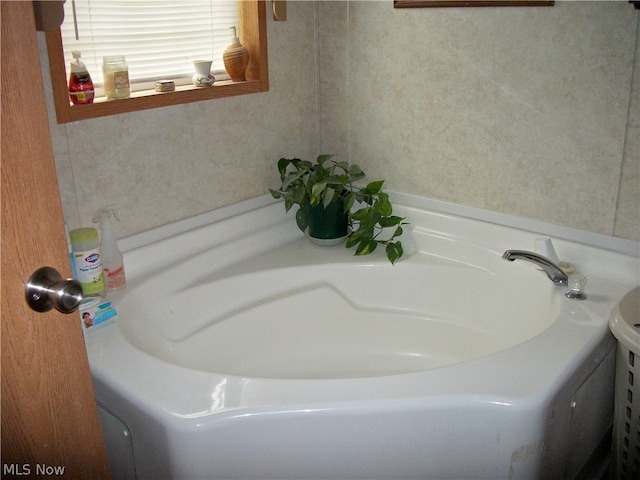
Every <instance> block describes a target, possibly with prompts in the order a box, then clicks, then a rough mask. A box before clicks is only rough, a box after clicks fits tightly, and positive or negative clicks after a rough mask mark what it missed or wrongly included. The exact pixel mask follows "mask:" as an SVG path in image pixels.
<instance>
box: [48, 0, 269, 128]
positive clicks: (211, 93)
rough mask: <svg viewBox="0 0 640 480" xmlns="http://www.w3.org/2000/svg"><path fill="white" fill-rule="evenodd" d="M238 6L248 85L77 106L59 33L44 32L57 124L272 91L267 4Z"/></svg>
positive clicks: (180, 89) (249, 0)
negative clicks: (270, 83) (70, 97)
mask: <svg viewBox="0 0 640 480" xmlns="http://www.w3.org/2000/svg"><path fill="white" fill-rule="evenodd" d="M238 6H239V7H238V8H239V10H238V23H239V30H240V35H239V36H240V38H241V40H242V43H243V45H244V46H245V47H247V49H248V50H249V66H248V67H247V72H246V77H247V81H245V82H233V81H231V80H225V81H220V82H216V83H214V84H213V86H211V87H195V86H191V85H184V86H177V87H176V89H175V91H173V92H164V93H160V92H156V91H155V90H142V91H137V92H131V97H129V98H125V99H120V100H107V99H106V98H104V97H101V98H97V99H96V100H95V101H94V103H90V104H86V105H74V104H72V103H71V102H70V101H69V89H68V86H67V68H66V62H65V58H64V53H63V49H62V36H61V34H60V29H59V28H57V29H55V30H50V31H47V32H45V36H46V41H47V49H48V52H49V68H50V70H51V84H52V87H53V98H54V103H55V109H56V117H57V120H58V123H69V122H75V121H78V120H86V119H89V118H98V117H104V116H109V115H117V114H120V113H128V112H137V111H140V110H147V109H150V108H158V107H166V106H169V105H180V104H183V103H190V102H199V101H203V100H212V99H216V98H227V97H233V96H236V95H246V94H250V93H259V92H267V91H269V64H268V58H267V21H266V7H265V0H241V1H239V2H238Z"/></svg>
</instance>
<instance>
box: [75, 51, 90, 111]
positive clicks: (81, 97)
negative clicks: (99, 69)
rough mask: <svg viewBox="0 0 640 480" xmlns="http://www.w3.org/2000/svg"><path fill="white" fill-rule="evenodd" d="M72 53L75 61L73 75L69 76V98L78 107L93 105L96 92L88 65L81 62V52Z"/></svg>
mask: <svg viewBox="0 0 640 480" xmlns="http://www.w3.org/2000/svg"><path fill="white" fill-rule="evenodd" d="M71 53H72V55H73V61H72V62H71V73H70V74H69V98H70V99H71V102H72V103H74V104H76V105H78V104H84V103H93V97H94V95H95V92H94V89H93V81H92V80H91V75H89V72H88V70H87V67H86V65H85V64H84V63H83V62H82V60H80V57H81V54H80V52H79V51H77V50H74V51H73V52H71Z"/></svg>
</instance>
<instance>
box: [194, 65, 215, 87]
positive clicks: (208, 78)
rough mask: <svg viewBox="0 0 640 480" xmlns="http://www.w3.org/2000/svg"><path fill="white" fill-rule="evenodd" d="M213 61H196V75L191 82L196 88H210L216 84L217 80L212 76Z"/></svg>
mask: <svg viewBox="0 0 640 480" xmlns="http://www.w3.org/2000/svg"><path fill="white" fill-rule="evenodd" d="M211 63H212V62H211V60H195V61H194V62H193V68H195V70H196V73H194V74H193V77H191V81H192V82H193V84H194V85H195V86H196V87H210V86H211V85H213V82H215V78H214V77H213V75H211Z"/></svg>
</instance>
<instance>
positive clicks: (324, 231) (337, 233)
mask: <svg viewBox="0 0 640 480" xmlns="http://www.w3.org/2000/svg"><path fill="white" fill-rule="evenodd" d="M306 208H307V218H308V221H309V232H308V235H309V237H310V238H311V239H312V240H313V239H317V240H338V239H341V240H344V239H345V238H346V236H347V234H348V224H349V217H348V216H347V214H346V213H345V212H344V203H343V201H342V200H341V199H340V200H336V201H334V202H331V203H330V204H329V205H327V207H326V208H325V207H324V206H323V205H322V204H320V205H315V206H311V205H310V204H307V205H306Z"/></svg>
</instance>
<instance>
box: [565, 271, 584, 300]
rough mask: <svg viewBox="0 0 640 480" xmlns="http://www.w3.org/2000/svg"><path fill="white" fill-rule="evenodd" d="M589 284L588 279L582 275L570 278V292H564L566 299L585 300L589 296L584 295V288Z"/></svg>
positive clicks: (576, 274) (578, 274)
mask: <svg viewBox="0 0 640 480" xmlns="http://www.w3.org/2000/svg"><path fill="white" fill-rule="evenodd" d="M586 284H587V277H585V276H584V275H582V274H580V273H574V274H573V275H570V276H569V290H567V291H566V292H564V295H565V297H567V298H572V299H574V300H584V299H585V298H587V295H586V294H585V293H584V286H585V285H586Z"/></svg>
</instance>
